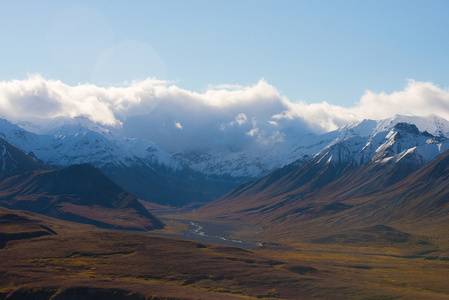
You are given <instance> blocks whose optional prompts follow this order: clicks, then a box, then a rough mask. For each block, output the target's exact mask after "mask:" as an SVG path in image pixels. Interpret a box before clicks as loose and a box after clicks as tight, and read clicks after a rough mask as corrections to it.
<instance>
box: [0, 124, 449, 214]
mask: <svg viewBox="0 0 449 300" xmlns="http://www.w3.org/2000/svg"><path fill="white" fill-rule="evenodd" d="M397 124H404V125H400V126H405V127H407V126H408V125H407V124H412V125H414V127H413V126H411V127H407V128H403V130H402V129H401V128H400V126H399V127H398V126H397ZM18 125H20V126H18ZM24 128H26V129H28V130H25V129H24ZM407 130H408V132H407V133H406V134H405V135H404V132H406V131H407ZM32 131H33V132H32ZM413 133H414V135H413ZM282 136H283V140H282V141H278V142H277V143H275V144H272V145H257V144H254V145H252V146H248V147H246V148H242V149H234V150H232V151H231V150H229V149H227V150H223V149H210V150H201V151H200V150H198V151H192V150H189V151H187V150H186V151H178V152H176V153H171V154H170V153H168V152H166V151H164V150H163V149H162V148H161V147H159V146H158V145H156V144H154V143H152V142H150V141H147V140H144V139H141V138H128V137H124V136H121V135H119V134H118V133H116V132H113V131H111V130H108V129H106V128H102V127H101V126H99V125H98V124H95V123H93V122H91V121H90V120H88V119H86V118H83V117H79V118H75V119H70V120H68V119H65V120H59V122H55V123H52V124H51V125H46V126H41V127H39V126H36V125H32V124H30V123H18V124H17V125H15V124H12V123H10V122H8V121H7V120H0V137H1V138H3V139H4V140H5V141H7V142H9V143H10V144H12V145H14V146H15V147H17V148H19V149H21V150H23V151H24V152H25V153H27V155H28V156H29V157H32V158H33V159H34V160H35V161H37V162H43V163H45V164H47V165H50V166H52V167H53V168H63V167H68V166H71V165H73V164H83V163H88V164H91V165H92V166H94V167H96V168H99V169H100V170H101V171H102V172H103V173H105V174H106V175H107V176H108V177H109V178H110V179H111V180H113V181H114V182H115V183H117V184H118V185H119V186H121V187H122V188H123V189H125V190H127V191H129V192H131V193H133V194H135V195H136V196H137V197H138V198H140V199H142V200H145V201H150V202H155V203H158V204H163V205H173V206H184V205H191V204H195V203H197V204H198V203H207V202H210V201H212V200H215V199H217V198H219V197H220V196H222V195H224V194H225V193H226V192H228V191H229V190H231V189H232V188H235V187H237V186H238V185H239V184H244V183H246V182H251V181H253V180H257V179H260V178H262V177H263V176H266V175H268V174H270V172H272V171H274V170H276V169H277V168H280V167H283V166H286V165H289V164H291V163H293V164H294V165H295V166H301V165H303V164H305V163H307V162H309V161H311V160H312V159H313V160H314V161H316V162H319V166H316V168H318V167H321V166H323V167H325V168H327V169H328V168H336V172H340V171H344V170H346V171H347V170H350V169H353V168H356V167H359V166H362V165H365V164H367V163H368V162H370V161H371V160H373V159H374V160H377V161H380V158H381V157H383V158H384V159H385V161H384V162H386V160H393V161H400V163H401V164H404V163H405V162H406V161H407V160H410V159H413V160H415V161H414V162H413V164H416V166H421V165H423V164H424V163H426V162H429V161H431V160H432V159H433V158H435V157H436V156H437V155H438V154H439V153H442V152H443V151H444V150H446V149H448V146H447V145H448V143H447V140H446V138H447V137H448V136H449V122H448V121H446V120H445V119H443V118H439V117H437V116H435V115H431V116H428V117H416V116H415V117H411V116H395V117H392V118H389V119H384V120H379V121H375V120H364V121H362V122H357V123H354V124H350V125H347V126H344V127H342V128H339V129H338V130H335V131H332V132H328V133H325V134H314V133H311V132H306V131H303V130H294V129H289V130H287V131H284V132H283V133H282ZM393 154H395V155H393ZM412 156H413V158H412ZM329 160H330V161H332V164H331V165H328V166H326V162H327V161H329ZM419 160H420V161H419ZM393 161H391V162H390V163H392V162H393ZM411 168H412V169H416V167H411ZM412 169H410V170H409V171H411V170H412ZM409 171H404V172H406V173H407V172H409ZM329 172H330V171H329Z"/></svg>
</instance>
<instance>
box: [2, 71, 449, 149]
mask: <svg viewBox="0 0 449 300" xmlns="http://www.w3.org/2000/svg"><path fill="white" fill-rule="evenodd" d="M336 92H337V93H338V91H336ZM0 111H1V114H2V115H3V117H5V118H7V119H10V120H13V121H26V120H34V119H36V118H44V119H52V118H57V117H66V118H74V117H77V116H85V117H88V118H89V119H91V120H92V121H94V122H97V123H99V124H102V125H105V126H109V127H110V128H115V129H116V130H118V131H120V132H122V133H124V134H125V135H127V136H140V137H143V138H146V139H149V140H152V141H154V142H156V143H158V144H160V145H161V146H162V147H164V148H166V149H168V150H171V151H176V150H181V149H183V150H185V149H189V150H195V149H201V148H211V147H214V148H215V147H225V148H228V149H230V150H238V149H240V148H242V147H245V146H249V145H252V144H254V143H258V144H266V145H269V144H272V143H275V142H280V141H282V140H283V139H284V138H285V135H286V134H289V133H291V132H292V131H304V130H306V131H313V132H318V133H321V132H326V131H330V130H334V129H337V128H338V127H340V126H342V125H345V124H348V123H350V122H354V121H359V120H363V119H365V118H371V119H382V118H388V117H391V116H394V115H395V114H404V115H421V116H425V115H429V114H437V115H439V116H441V117H444V118H446V119H449V91H448V90H447V89H443V88H440V87H438V86H436V85H434V84H433V83H430V82H417V81H413V80H409V81H408V83H407V85H406V87H405V88H404V89H403V90H402V91H397V92H393V93H391V94H386V93H375V92H371V91H366V92H365V94H364V95H363V96H362V97H361V99H360V101H359V102H358V103H357V104H356V105H355V106H353V107H349V108H345V107H341V106H336V105H331V104H329V103H326V102H322V103H312V104H308V103H306V102H297V103H293V102H291V101H289V99H287V98H286V97H285V96H282V95H280V94H279V92H278V91H277V90H276V88H275V87H273V86H272V85H270V84H268V83H267V82H266V81H265V80H263V79H262V80H260V81H259V82H257V83H256V84H254V85H252V86H238V85H221V86H212V87H210V88H209V89H208V90H207V91H205V92H204V93H197V92H193V91H188V90H184V89H181V88H179V87H178V86H176V84H175V83H173V82H169V81H162V80H157V79H152V78H149V79H146V80H142V81H134V82H132V83H130V84H127V85H124V86H121V87H100V86H96V85H92V84H79V85H77V86H69V85H67V84H64V83H63V82H61V81H58V80H47V79H44V78H43V77H41V76H40V75H33V76H30V77H29V78H28V79H25V80H12V81H7V82H6V81H4V82H0Z"/></svg>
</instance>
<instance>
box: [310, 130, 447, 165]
mask: <svg viewBox="0 0 449 300" xmlns="http://www.w3.org/2000/svg"><path fill="white" fill-rule="evenodd" d="M385 129H386V130H384V131H381V130H376V131H375V134H374V135H367V136H359V135H356V136H353V137H350V138H348V139H345V140H342V141H339V142H336V143H334V144H332V145H329V146H328V147H326V148H325V149H323V150H322V151H321V152H320V153H318V154H317V155H316V157H315V158H314V160H315V161H316V164H333V165H334V166H335V167H336V168H337V169H340V171H341V172H346V171H348V170H352V169H355V168H358V167H360V166H363V165H366V164H368V163H373V162H376V163H381V164H385V163H389V164H391V163H398V162H399V161H401V160H404V159H407V160H408V163H409V164H411V163H412V164H414V165H415V166H416V169H417V168H419V167H421V166H422V165H424V164H425V163H427V162H429V161H431V160H432V159H434V158H435V157H436V156H437V155H438V154H441V153H442V152H444V151H446V150H448V149H449V140H448V139H447V138H446V137H444V136H438V137H435V136H434V135H432V134H430V133H428V132H427V131H419V130H418V128H417V127H416V126H415V125H414V124H410V123H403V122H400V123H396V124H395V125H394V126H393V127H392V128H391V129H387V128H385Z"/></svg>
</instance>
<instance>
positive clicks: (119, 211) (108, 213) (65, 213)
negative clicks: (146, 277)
mask: <svg viewBox="0 0 449 300" xmlns="http://www.w3.org/2000/svg"><path fill="white" fill-rule="evenodd" d="M0 204H1V205H2V206H4V207H7V208H10V209H21V210H28V211H32V212H36V213H39V214H43V215H47V216H50V217H54V218H59V219H63V220H69V221H75V222H81V223H88V224H93V225H96V226H99V227H105V228H118V229H134V230H148V229H154V228H162V227H163V224H162V222H161V221H159V220H158V219H156V218H155V217H154V216H153V215H151V214H150V213H149V212H148V211H147V210H146V209H145V208H144V207H143V206H142V205H141V204H140V202H139V201H138V200H137V198H136V197H135V196H133V195H132V194H129V193H127V192H125V191H124V190H123V189H122V188H120V187H119V186H118V185H117V184H115V183H113V182H112V181H111V180H110V179H108V178H107V177H106V176H105V175H104V174H103V173H102V172H101V171H100V170H98V169H97V168H94V167H92V166H90V165H88V164H83V165H73V166H70V167H68V168H65V169H60V170H44V171H35V172H27V173H23V174H20V175H15V176H12V177H8V178H6V179H3V180H1V181H0Z"/></svg>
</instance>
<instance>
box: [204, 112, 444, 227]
mask: <svg viewBox="0 0 449 300" xmlns="http://www.w3.org/2000/svg"><path fill="white" fill-rule="evenodd" d="M399 121H403V120H401V118H395V119H392V120H389V121H388V122H386V121H381V122H371V121H364V122H362V123H359V124H358V125H353V126H352V127H346V128H343V129H341V130H340V132H341V133H342V134H346V136H345V137H346V139H344V138H342V137H343V135H342V136H340V138H339V140H337V141H335V142H334V143H331V144H330V145H329V146H327V147H326V148H325V149H323V150H322V151H321V152H320V153H318V154H317V155H316V156H315V157H314V158H313V159H312V160H310V161H308V162H307V163H305V164H303V163H301V162H300V163H292V164H290V165H287V166H284V167H282V168H279V169H277V170H275V171H273V172H272V173H270V174H269V175H268V176H266V177H264V178H262V179H260V180H257V181H254V182H251V183H247V184H244V185H242V186H240V187H238V188H236V189H234V190H233V191H231V192H230V193H228V194H227V195H225V196H224V197H222V198H221V199H219V200H217V201H214V202H212V203H209V204H207V205H206V206H204V207H202V208H200V209H199V210H198V214H200V215H202V216H205V217H213V218H230V219H239V220H247V221H251V222H255V223H258V224H261V225H262V226H266V227H268V228H272V230H275V229H274V228H279V227H277V226H281V227H282V228H283V229H284V230H283V231H284V232H288V230H294V228H296V229H299V228H302V231H301V232H302V233H301V234H302V235H303V234H309V235H312V232H315V234H318V233H320V234H323V233H324V232H326V231H327V230H337V229H338V228H339V229H343V228H346V229H347V228H348V227H349V228H350V227H351V226H353V227H354V228H358V227H364V226H373V225H378V224H382V225H385V224H395V225H397V224H402V223H401V220H402V221H404V222H405V221H407V222H409V221H410V219H409V218H411V216H412V215H414V216H415V217H416V216H422V217H426V218H430V219H427V221H428V222H430V223H432V224H434V223H433V222H434V221H435V220H437V219H438V218H436V217H437V216H438V213H439V216H443V215H444V214H445V215H444V218H446V217H447V216H448V214H447V213H445V209H446V202H447V199H448V198H445V197H446V194H445V192H444V191H443V189H444V187H445V186H446V184H448V183H447V182H446V181H445V180H446V177H447V176H446V175H445V173H444V172H445V170H446V166H445V165H444V162H445V161H446V160H447V159H446V158H445V157H447V156H449V152H444V151H446V150H447V149H449V141H448V139H447V138H446V137H445V136H444V134H445V133H444V132H445V131H444V130H445V127H444V126H443V127H440V128H437V129H436V130H433V131H432V132H433V133H441V135H439V136H435V135H433V134H431V133H429V132H427V131H420V130H419V129H418V128H417V126H415V125H414V124H411V123H407V122H399ZM367 124H368V125H369V126H365V125H367ZM380 124H384V125H385V124H387V126H384V125H382V126H379V125H380ZM361 126H365V128H364V130H365V134H366V133H369V134H368V135H365V136H363V135H361V130H360V129H361ZM443 133H444V134H443ZM441 153H444V154H441ZM439 154H441V155H440V156H438V155H439ZM435 157H437V158H435ZM434 165H435V166H434ZM430 169H431V170H432V171H430ZM420 174H425V175H420ZM432 174H433V175H432ZM436 174H438V176H437V177H438V178H434V177H432V176H435V175H436ZM445 176H446V177H445ZM424 177H425V178H426V180H424V179H423V178H424ZM418 178H420V179H418ZM429 178H431V179H432V180H431V181H429V180H430V179H429ZM399 191H400V192H399ZM418 191H419V193H418ZM437 191H438V192H437ZM414 194H415V195H420V196H419V199H425V200H424V201H421V202H420V203H421V204H419V205H418V204H416V205H415V206H411V205H410V204H411V203H416V201H418V200H413V201H412V200H411V199H412V197H413V195H414ZM440 195H441V197H440ZM444 201H446V202H444ZM440 202H441V203H443V204H441V205H440V204H437V203H440ZM399 203H400V204H399ZM424 203H427V204H426V205H427V206H426V205H424ZM398 205H400V206H401V207H407V212H406V213H405V212H404V213H400V214H399V213H398V212H399V211H400V210H399V209H398ZM446 210H447V209H446ZM386 212H389V213H390V214H388V216H387V215H386ZM381 216H382V217H381ZM379 228H380V227H379ZM304 230H305V231H304ZM290 233H291V232H290ZM297 234H300V233H299V232H298V233H297Z"/></svg>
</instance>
